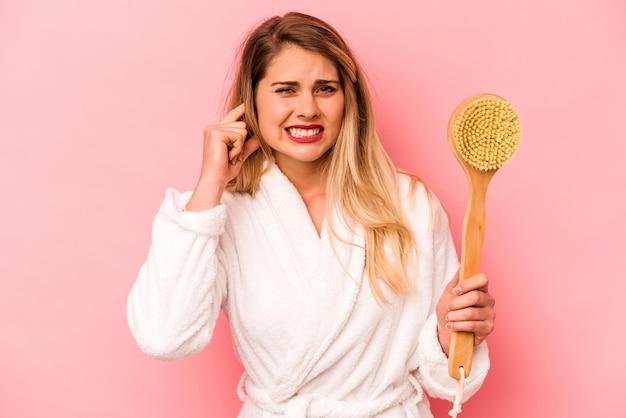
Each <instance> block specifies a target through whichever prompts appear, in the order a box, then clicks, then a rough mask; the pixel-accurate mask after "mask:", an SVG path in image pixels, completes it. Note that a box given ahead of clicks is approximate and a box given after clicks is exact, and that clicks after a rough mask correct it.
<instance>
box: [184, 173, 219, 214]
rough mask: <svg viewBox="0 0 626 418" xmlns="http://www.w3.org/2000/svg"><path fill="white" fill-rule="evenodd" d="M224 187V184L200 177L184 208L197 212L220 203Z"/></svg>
mask: <svg viewBox="0 0 626 418" xmlns="http://www.w3.org/2000/svg"><path fill="white" fill-rule="evenodd" d="M224 189H225V186H224V185H221V184H215V182H214V181H211V180H207V179H202V178H201V179H200V180H199V181H198V183H197V184H196V187H195V189H194V190H193V193H192V194H191V198H190V199H189V201H188V202H187V204H186V205H185V210H186V211H189V212H199V211H203V210H208V209H211V208H214V207H215V206H217V205H219V204H220V202H221V199H222V194H223V193H224Z"/></svg>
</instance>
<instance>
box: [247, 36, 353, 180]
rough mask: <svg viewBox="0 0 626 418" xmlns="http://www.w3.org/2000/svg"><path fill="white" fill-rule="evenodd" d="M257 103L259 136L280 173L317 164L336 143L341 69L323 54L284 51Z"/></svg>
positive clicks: (341, 98) (341, 100)
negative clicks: (288, 166)
mask: <svg viewBox="0 0 626 418" xmlns="http://www.w3.org/2000/svg"><path fill="white" fill-rule="evenodd" d="M255 103H256V110H257V117H258V123H259V128H260V130H261V135H262V136H263V139H265V141H266V142H267V144H268V145H269V146H270V147H271V148H272V149H273V150H274V156H275V158H276V163H277V164H278V165H279V166H280V167H281V168H283V167H285V166H287V165H293V164H296V165H300V164H310V163H316V162H318V161H320V159H321V158H322V157H323V156H324V155H325V154H326V153H327V152H328V150H329V149H330V148H331V147H332V146H333V145H334V144H335V142H336V141H337V136H338V135H339V130H340V128H341V123H342V120H343V112H344V93H343V89H342V88H341V84H340V83H339V74H338V72H337V68H336V67H335V65H334V64H333V63H332V62H331V61H330V60H329V59H327V58H325V57H323V56H322V55H320V54H317V53H314V52H310V51H307V50H304V49H302V48H300V47H297V46H292V45H290V46H286V47H285V48H283V50H282V51H281V52H280V53H279V54H278V55H276V57H275V58H274V59H273V60H272V61H271V62H270V65H269V66H268V68H267V70H266V74H265V77H264V78H263V79H261V80H260V81H259V84H258V86H257V88H256V94H255Z"/></svg>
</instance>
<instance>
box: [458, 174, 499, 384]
mask: <svg viewBox="0 0 626 418" xmlns="http://www.w3.org/2000/svg"><path fill="white" fill-rule="evenodd" d="M494 173H495V170H492V171H484V172H482V171H475V170H470V171H468V173H467V174H468V180H469V196H468V202H467V210H466V211H465V220H464V222H463V235H462V238H461V266H460V270H459V283H461V282H462V281H463V280H465V279H466V278H468V277H470V276H473V275H474V274H476V273H478V270H479V267H480V255H481V252H482V249H483V241H484V238H485V200H486V197H487V186H488V185H489V181H490V180H491V178H492V177H493V175H494ZM473 353H474V334H473V333H471V332H453V333H452V339H451V341H450V354H449V356H448V373H449V374H450V376H451V377H453V378H454V379H457V380H459V379H460V378H461V375H460V373H459V367H461V366H463V369H464V371H465V377H467V376H469V374H470V372H471V370H472V355H473Z"/></svg>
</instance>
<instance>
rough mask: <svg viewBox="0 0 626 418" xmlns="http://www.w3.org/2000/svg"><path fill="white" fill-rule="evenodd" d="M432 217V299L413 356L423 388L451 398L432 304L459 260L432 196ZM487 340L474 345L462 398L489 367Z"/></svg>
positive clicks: (451, 383) (473, 389)
mask: <svg viewBox="0 0 626 418" xmlns="http://www.w3.org/2000/svg"><path fill="white" fill-rule="evenodd" d="M432 203H433V204H434V211H435V215H436V216H435V220H434V222H433V227H432V231H433V241H432V242H433V260H432V262H433V299H432V301H431V314H430V315H429V317H428V319H427V320H426V323H425V324H424V327H423V328H422V330H421V333H420V336H419V343H418V349H417V356H418V362H419V368H418V369H417V371H416V375H417V376H416V377H417V379H418V381H419V382H420V383H421V385H422V387H423V388H424V389H425V390H426V392H427V393H428V394H429V395H430V396H432V397H436V398H443V399H447V400H449V401H453V400H454V397H455V394H456V380H455V379H453V378H452V377H450V375H449V374H448V358H447V357H446V355H445V353H444V352H443V350H442V348H441V345H440V344H439V337H438V335H437V314H436V312H435V307H436V306H437V302H438V301H439V298H440V296H441V294H442V292H443V291H444V289H445V286H446V285H447V283H448V282H449V281H450V280H451V279H452V277H454V275H455V274H456V272H457V270H458V266H459V262H458V256H457V253H456V249H455V247H454V242H453V239H452V234H451V232H450V228H449V225H448V217H447V215H446V213H445V211H444V209H443V208H442V207H441V205H440V204H439V202H438V201H437V200H436V199H434V198H433V200H432ZM489 365H490V362H489V354H488V350H487V343H486V342H483V343H481V344H480V345H478V346H476V347H474V353H473V358H472V371H471V374H470V376H469V377H468V379H466V381H465V390H464V397H463V402H465V401H466V400H467V399H469V398H470V397H471V396H472V395H474V394H475V393H476V392H477V391H478V389H480V386H481V385H482V383H483V381H484V380H485V377H486V376H487V372H488V370H489Z"/></svg>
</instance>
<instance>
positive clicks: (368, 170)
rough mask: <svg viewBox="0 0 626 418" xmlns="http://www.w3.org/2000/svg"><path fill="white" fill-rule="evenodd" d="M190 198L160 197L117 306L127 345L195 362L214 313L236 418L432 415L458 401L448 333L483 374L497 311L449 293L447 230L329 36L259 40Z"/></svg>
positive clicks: (462, 292) (264, 27)
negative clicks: (385, 139) (123, 306)
mask: <svg viewBox="0 0 626 418" xmlns="http://www.w3.org/2000/svg"><path fill="white" fill-rule="evenodd" d="M240 60H241V61H240V63H239V71H238V73H237V77H236V80H235V83H234V85H233V88H232V91H231V97H230V105H231V110H230V112H228V114H227V115H226V116H225V117H224V119H223V120H222V121H221V122H220V123H218V124H215V125H211V126H208V127H207V128H206V129H205V130H204V152H203V159H202V167H201V170H200V177H199V180H198V182H197V185H196V187H195V189H194V190H193V192H185V193H181V192H178V191H176V190H173V189H171V190H168V191H167V193H166V197H165V200H164V202H163V204H162V206H161V208H160V209H159V212H158V214H157V216H156V218H155V220H154V225H153V237H152V246H151V248H150V251H149V254H148V259H147V261H146V262H145V263H144V265H143V266H142V267H141V269H140V271H139V275H138V278H137V281H136V283H135V284H134V286H133V288H132V290H131V292H130V295H129V298H128V323H129V326H130V329H131V332H132V334H133V335H134V337H135V339H136V341H137V344H138V345H139V347H140V348H141V349H142V350H143V351H144V352H145V353H146V354H148V355H150V356H152V357H155V358H160V359H175V358H180V357H183V356H187V355H190V354H193V353H196V352H198V351H200V350H202V349H203V348H204V347H205V346H206V345H207V344H208V343H209V341H210V340H211V336H212V332H213V328H214V325H215V321H216V319H217V317H218V314H219V312H220V310H221V309H223V310H224V312H225V313H226V315H227V316H228V319H229V323H230V326H231V330H232V335H233V340H234V344H235V349H236V352H237V355H238V357H239V359H240V361H241V363H242V364H243V366H244V368H245V372H244V374H243V376H242V377H241V381H240V385H239V395H240V397H241V399H242V400H243V402H244V403H243V407H242V409H241V412H240V414H239V416H240V417H245V418H248V417H268V418H269V417H293V418H305V417H390V418H391V417H398V418H399V417H431V416H432V414H431V412H430V410H429V404H428V399H427V397H426V394H425V392H426V393H427V394H429V395H430V396H435V397H442V398H446V399H450V400H452V399H454V395H455V381H454V380H453V379H451V378H450V377H449V376H448V372H447V357H446V354H447V352H448V350H449V344H450V337H451V332H452V331H471V332H474V333H475V335H476V347H475V350H474V360H473V370H472V375H471V378H470V379H468V381H467V382H466V388H465V392H466V396H467V397H469V396H471V395H472V394H473V393H475V392H476V391H477V390H478V388H479V387H480V385H481V384H482V381H483V380H484V378H485V375H486V373H487V370H488V368H489V359H488V354H487V348H486V346H485V343H484V339H485V338H486V337H487V336H488V335H489V334H490V333H491V332H492V330H493V323H494V318H495V312H494V308H493V306H494V299H493V297H492V296H491V295H490V294H489V293H488V290H487V289H488V279H487V277H486V276H485V275H483V274H478V275H476V276H474V277H472V278H469V279H468V280H466V281H464V282H463V284H462V285H458V280H457V279H456V273H457V268H458V261H457V255H456V252H455V249H454V245H453V242H452V239H451V236H450V232H449V229H448V223H447V218H446V215H445V213H444V211H443V210H442V209H441V207H440V205H439V204H438V202H437V200H436V198H435V197H434V196H433V195H432V194H431V193H429V191H428V190H427V189H426V187H425V186H424V185H423V184H422V183H420V182H419V181H418V180H417V179H416V178H414V177H413V176H410V175H408V174H403V173H400V172H398V170H397V169H396V167H395V166H394V165H393V163H392V162H391V161H390V159H389V158H388V156H387V154H386V153H385V151H384V150H383V148H382V147H381V145H380V142H379V140H378V138H377V135H376V129H375V125H374V119H373V115H372V107H371V103H370V99H369V95H368V91H367V86H366V83H365V80H364V78H363V74H362V72H361V69H360V68H359V65H358V64H357V62H356V60H355V58H354V55H353V54H352V52H351V51H350V49H349V48H348V46H347V45H346V43H345V42H344V41H343V40H342V38H341V37H340V36H339V35H338V33H337V32H336V31H335V30H334V29H333V28H332V27H330V26H329V25H328V24H327V23H325V22H323V21H321V20H319V19H317V18H314V17H312V16H307V15H303V14H299V13H289V14H286V15H284V16H280V17H273V18H271V19H268V20H266V21H265V22H263V23H262V24H260V25H259V26H258V27H256V28H255V29H254V30H253V31H252V32H251V33H250V35H249V36H248V38H247V40H246V41H245V43H244V45H243V48H242V50H241V51H240Z"/></svg>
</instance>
